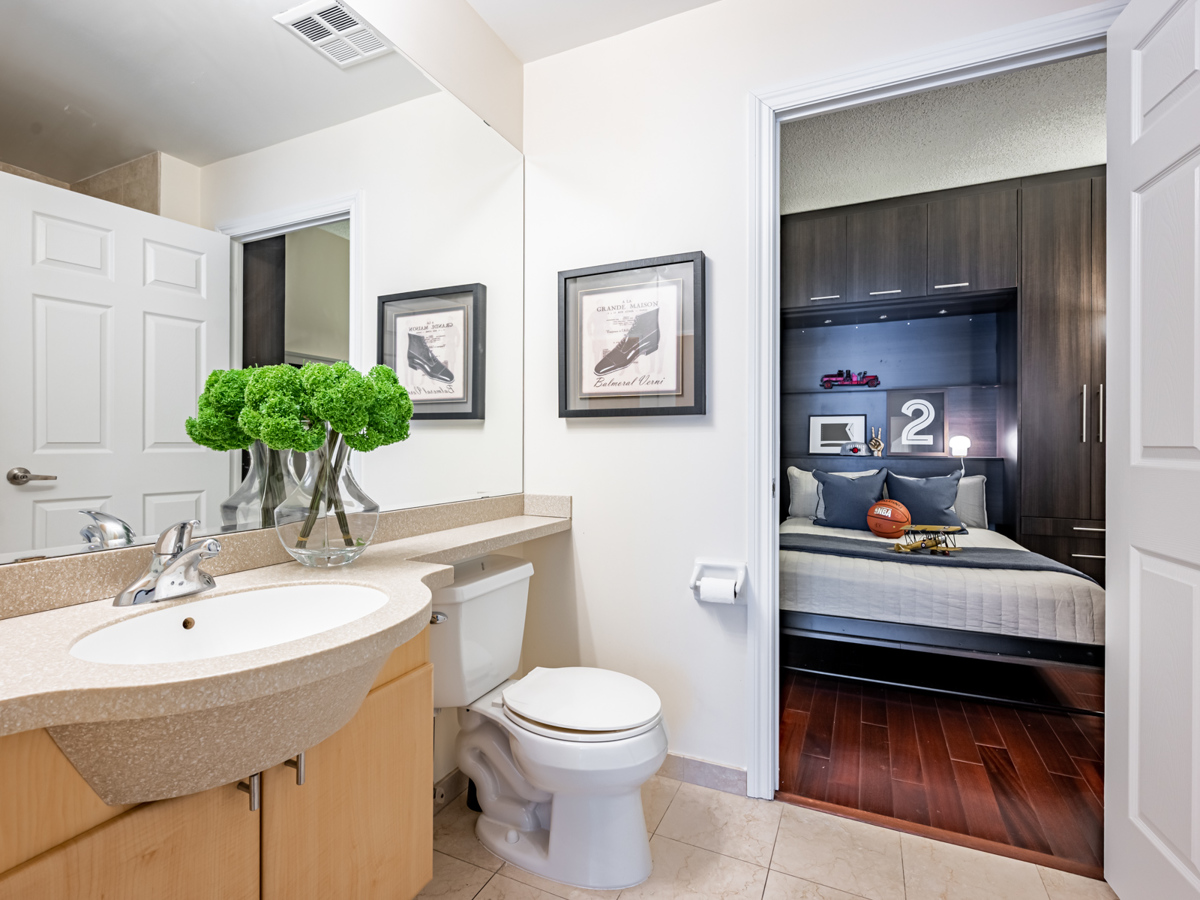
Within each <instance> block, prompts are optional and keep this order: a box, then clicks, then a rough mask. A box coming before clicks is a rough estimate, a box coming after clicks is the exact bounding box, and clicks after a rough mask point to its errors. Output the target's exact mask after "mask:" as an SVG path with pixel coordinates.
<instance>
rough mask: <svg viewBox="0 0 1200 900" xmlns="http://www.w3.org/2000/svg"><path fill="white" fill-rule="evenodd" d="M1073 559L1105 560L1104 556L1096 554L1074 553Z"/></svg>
mask: <svg viewBox="0 0 1200 900" xmlns="http://www.w3.org/2000/svg"><path fill="white" fill-rule="evenodd" d="M1071 558H1072V559H1104V556H1103V555H1097V554H1095V553H1072V554H1071Z"/></svg>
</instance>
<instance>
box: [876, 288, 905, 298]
mask: <svg viewBox="0 0 1200 900" xmlns="http://www.w3.org/2000/svg"><path fill="white" fill-rule="evenodd" d="M902 293H904V288H895V289H893V290H890V291H871V293H870V296H872V297H878V296H879V295H880V294H902Z"/></svg>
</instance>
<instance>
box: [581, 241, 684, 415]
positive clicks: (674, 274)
mask: <svg viewBox="0 0 1200 900" xmlns="http://www.w3.org/2000/svg"><path fill="white" fill-rule="evenodd" d="M704 324H705V313H704V254H703V253H681V254H679V255H677V256H659V257H655V258H653V259H638V260H632V261H630V262H623V263H614V264H612V265H607V266H592V267H591V268H587V269H572V270H570V271H567V272H559V273H558V327H559V337H558V415H559V417H560V418H576V417H589V416H672V415H673V416H694V415H703V414H704V412H705V333H704Z"/></svg>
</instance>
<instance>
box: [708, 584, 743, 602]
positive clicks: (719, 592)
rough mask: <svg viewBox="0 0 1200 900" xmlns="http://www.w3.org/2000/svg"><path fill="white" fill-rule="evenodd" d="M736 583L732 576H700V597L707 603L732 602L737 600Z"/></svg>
mask: <svg viewBox="0 0 1200 900" xmlns="http://www.w3.org/2000/svg"><path fill="white" fill-rule="evenodd" d="M736 585H737V582H736V581H734V580H733V579H732V578H701V579H700V599H701V600H705V601H707V602H709V603H733V602H734V601H736V600H737V597H736V596H735V594H734V588H735V587H736Z"/></svg>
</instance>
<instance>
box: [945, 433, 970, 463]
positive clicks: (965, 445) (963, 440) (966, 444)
mask: <svg viewBox="0 0 1200 900" xmlns="http://www.w3.org/2000/svg"><path fill="white" fill-rule="evenodd" d="M969 449H971V439H970V438H969V437H967V436H966V435H965V434H956V435H955V436H954V437H952V438H950V455H951V456H957V457H958V458H959V460H958V462H959V465H960V466H962V470H963V471H964V472H966V471H967V464H966V462H965V460H963V457H964V456H966V455H967V451H968V450H969Z"/></svg>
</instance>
